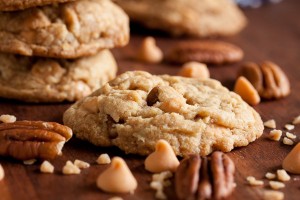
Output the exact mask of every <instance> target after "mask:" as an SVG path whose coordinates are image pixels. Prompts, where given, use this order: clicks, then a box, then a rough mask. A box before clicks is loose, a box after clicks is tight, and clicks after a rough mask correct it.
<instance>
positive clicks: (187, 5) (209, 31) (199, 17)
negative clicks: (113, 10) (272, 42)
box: [114, 0, 246, 37]
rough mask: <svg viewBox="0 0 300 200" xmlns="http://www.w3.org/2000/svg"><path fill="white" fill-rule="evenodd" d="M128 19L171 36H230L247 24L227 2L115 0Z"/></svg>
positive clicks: (226, 0) (241, 14)
mask: <svg viewBox="0 0 300 200" xmlns="http://www.w3.org/2000/svg"><path fill="white" fill-rule="evenodd" d="M114 1H115V2H116V3H117V4H119V5H120V6H121V7H122V8H123V9H124V10H125V12H126V13H127V14H128V15H129V17H130V19H131V20H133V21H136V22H139V23H141V24H143V25H145V26H147V27H149V28H154V29H159V30H163V31H166V32H169V33H171V34H172V35H177V36H178V35H190V36H196V37H207V36H215V35H222V36H224V35H233V34H236V33H238V32H240V31H241V30H242V29H243V28H244V27H245V25H246V17H245V16H244V14H243V13H242V11H241V10H240V9H239V8H238V7H237V6H236V5H235V3H234V2H233V1H229V0H218V1H214V0H114Z"/></svg>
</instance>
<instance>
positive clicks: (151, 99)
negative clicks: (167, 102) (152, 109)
mask: <svg viewBox="0 0 300 200" xmlns="http://www.w3.org/2000/svg"><path fill="white" fill-rule="evenodd" d="M158 94H159V87H158V86H156V87H154V88H152V90H151V91H150V92H149V94H148V96H147V99H146V101H147V105H148V106H153V105H154V104H155V103H156V102H157V101H159V99H158Z"/></svg>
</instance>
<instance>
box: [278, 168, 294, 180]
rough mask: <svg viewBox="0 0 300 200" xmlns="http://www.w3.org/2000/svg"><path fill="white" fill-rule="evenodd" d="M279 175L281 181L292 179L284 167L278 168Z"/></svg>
mask: <svg viewBox="0 0 300 200" xmlns="http://www.w3.org/2000/svg"><path fill="white" fill-rule="evenodd" d="M277 177H278V180H280V181H289V180H291V177H290V176H289V175H288V173H287V172H286V171H285V170H284V169H279V170H277Z"/></svg>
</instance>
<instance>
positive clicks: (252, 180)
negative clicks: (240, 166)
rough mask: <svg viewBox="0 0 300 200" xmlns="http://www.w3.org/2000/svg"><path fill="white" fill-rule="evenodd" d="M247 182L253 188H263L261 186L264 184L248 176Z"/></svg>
mask: <svg viewBox="0 0 300 200" xmlns="http://www.w3.org/2000/svg"><path fill="white" fill-rule="evenodd" d="M246 180H247V181H248V183H249V184H250V185H251V186H261V185H263V184H264V182H263V181H261V180H256V178H255V177H253V176H248V177H247V178H246Z"/></svg>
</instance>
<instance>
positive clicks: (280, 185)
mask: <svg viewBox="0 0 300 200" xmlns="http://www.w3.org/2000/svg"><path fill="white" fill-rule="evenodd" d="M269 184H270V187H271V188H272V189H274V190H278V189H281V188H284V187H285V185H284V183H282V182H279V181H270V182H269Z"/></svg>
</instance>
